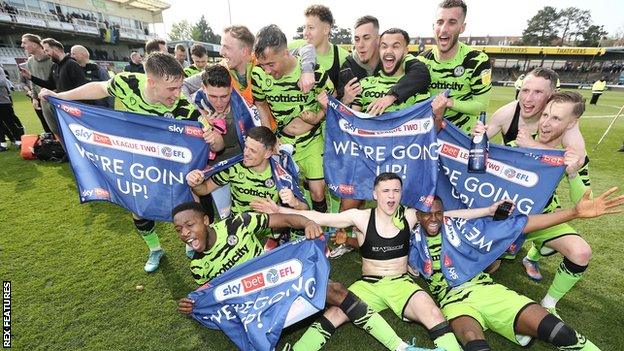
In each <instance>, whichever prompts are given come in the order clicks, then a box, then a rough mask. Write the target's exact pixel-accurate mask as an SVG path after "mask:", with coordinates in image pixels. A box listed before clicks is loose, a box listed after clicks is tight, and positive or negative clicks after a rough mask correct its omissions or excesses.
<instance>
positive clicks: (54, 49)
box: [20, 38, 87, 135]
mask: <svg viewBox="0 0 624 351" xmlns="http://www.w3.org/2000/svg"><path fill="white" fill-rule="evenodd" d="M41 44H42V45H43V50H44V51H45V52H46V54H48V56H50V58H51V59H52V61H54V64H53V65H52V70H51V72H50V75H49V76H48V77H46V78H42V77H36V76H33V75H32V74H31V73H30V71H28V70H27V69H21V70H20V73H21V74H22V76H23V77H24V78H26V79H29V80H31V81H32V82H33V83H34V84H37V85H38V86H40V87H42V88H47V89H50V90H54V91H56V92H64V91H67V90H71V89H74V88H76V87H79V86H81V85H83V84H85V83H87V80H86V78H85V75H84V72H83V70H82V67H80V65H79V64H78V63H77V62H76V61H74V59H72V58H71V57H70V56H69V55H67V54H66V53H65V51H64V47H63V44H61V43H60V42H58V41H57V40H55V39H53V38H46V39H43V40H42V41H41ZM45 118H46V121H47V122H48V125H49V126H50V128H51V129H52V132H53V133H54V134H56V135H59V130H58V124H57V122H56V118H55V117H54V116H48V115H45Z"/></svg>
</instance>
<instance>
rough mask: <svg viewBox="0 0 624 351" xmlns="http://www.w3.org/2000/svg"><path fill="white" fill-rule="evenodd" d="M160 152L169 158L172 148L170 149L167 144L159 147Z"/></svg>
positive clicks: (171, 154)
mask: <svg viewBox="0 0 624 351" xmlns="http://www.w3.org/2000/svg"><path fill="white" fill-rule="evenodd" d="M160 152H161V153H162V155H163V156H165V157H167V158H170V157H171V156H173V150H171V148H170V147H169V146H164V147H163V148H162V149H160Z"/></svg>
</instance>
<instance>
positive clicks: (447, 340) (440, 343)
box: [433, 333, 462, 351]
mask: <svg viewBox="0 0 624 351" xmlns="http://www.w3.org/2000/svg"><path fill="white" fill-rule="evenodd" d="M433 342H434V344H435V345H436V346H437V347H440V348H443V349H445V350H446V351H461V350H462V348H461V346H459V343H458V342H457V339H456V338H455V335H454V334H453V333H446V334H444V335H442V336H439V337H438V338H436V339H435V340H433Z"/></svg>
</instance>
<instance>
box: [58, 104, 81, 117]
mask: <svg viewBox="0 0 624 351" xmlns="http://www.w3.org/2000/svg"><path fill="white" fill-rule="evenodd" d="M61 110H63V111H65V112H67V113H69V114H70V115H72V116H74V117H80V116H82V111H80V109H79V108H78V107H74V106H69V105H65V104H61Z"/></svg>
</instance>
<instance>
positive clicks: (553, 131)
mask: <svg viewBox="0 0 624 351" xmlns="http://www.w3.org/2000/svg"><path fill="white" fill-rule="evenodd" d="M573 109H574V105H573V104H572V103H568V102H557V101H551V102H549V103H548V104H547V105H546V108H545V109H544V111H543V112H542V116H541V117H540V121H539V141H540V142H541V143H543V144H549V143H551V144H552V143H557V144H558V142H557V140H559V139H560V138H561V137H563V134H564V133H565V132H566V131H568V130H569V129H572V127H574V126H575V125H576V123H577V122H578V118H577V117H575V116H574V113H573V112H572V111H573Z"/></svg>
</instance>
